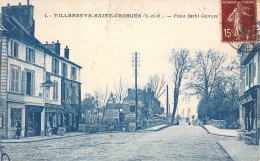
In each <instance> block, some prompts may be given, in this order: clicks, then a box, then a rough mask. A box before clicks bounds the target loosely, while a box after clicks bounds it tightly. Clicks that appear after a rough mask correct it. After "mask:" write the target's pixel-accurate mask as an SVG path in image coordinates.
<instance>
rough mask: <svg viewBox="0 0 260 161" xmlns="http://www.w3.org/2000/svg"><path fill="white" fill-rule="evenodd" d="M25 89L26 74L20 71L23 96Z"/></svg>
mask: <svg viewBox="0 0 260 161" xmlns="http://www.w3.org/2000/svg"><path fill="white" fill-rule="evenodd" d="M25 88H26V72H25V71H22V82H21V93H22V94H25Z"/></svg>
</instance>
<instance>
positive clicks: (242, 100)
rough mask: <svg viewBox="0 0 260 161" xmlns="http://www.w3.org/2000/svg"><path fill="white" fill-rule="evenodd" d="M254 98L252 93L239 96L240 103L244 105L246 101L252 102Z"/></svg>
mask: <svg viewBox="0 0 260 161" xmlns="http://www.w3.org/2000/svg"><path fill="white" fill-rule="evenodd" d="M253 100H254V99H253V98H252V96H251V94H247V95H243V96H242V97H240V98H239V103H240V105H243V104H245V103H248V102H251V101H253Z"/></svg>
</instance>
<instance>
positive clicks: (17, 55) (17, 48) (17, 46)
mask: <svg viewBox="0 0 260 161" xmlns="http://www.w3.org/2000/svg"><path fill="white" fill-rule="evenodd" d="M15 54H16V55H15V57H17V58H18V57H19V44H18V43H16V53H15Z"/></svg>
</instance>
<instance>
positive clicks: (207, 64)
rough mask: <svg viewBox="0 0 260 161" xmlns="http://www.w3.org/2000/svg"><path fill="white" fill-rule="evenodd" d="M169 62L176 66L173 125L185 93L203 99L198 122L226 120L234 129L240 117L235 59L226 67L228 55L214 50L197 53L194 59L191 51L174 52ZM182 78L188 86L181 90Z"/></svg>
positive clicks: (174, 71)
mask: <svg viewBox="0 0 260 161" xmlns="http://www.w3.org/2000/svg"><path fill="white" fill-rule="evenodd" d="M169 62H170V63H171V64H172V66H173V83H174V91H173V92H174V109H173V115H172V123H173V122H174V116H175V113H176V109H177V105H178V98H179V96H180V94H181V93H182V91H181V89H183V90H184V91H185V92H184V93H185V94H187V95H189V96H193V95H196V96H197V98H199V99H200V102H199V105H198V110H197V112H198V117H199V119H201V120H204V119H218V120H220V119H224V120H227V121H228V124H229V125H230V126H235V125H233V124H234V122H236V120H237V119H238V115H239V114H238V109H239V106H238V102H237V98H238V80H239V70H238V63H237V61H236V59H234V60H233V61H232V62H231V63H229V64H228V65H226V63H227V61H226V55H224V54H222V53H220V52H219V51H215V50H213V49H209V50H207V51H202V50H199V51H196V52H195V58H193V59H192V58H191V57H190V52H189V50H187V49H180V50H173V51H172V54H171V56H170V58H169ZM183 78H185V79H186V82H188V83H185V85H184V87H181V85H182V82H183Z"/></svg>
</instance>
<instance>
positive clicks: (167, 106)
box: [166, 85, 169, 119]
mask: <svg viewBox="0 0 260 161" xmlns="http://www.w3.org/2000/svg"><path fill="white" fill-rule="evenodd" d="M166 94H167V95H166V117H167V119H168V113H169V93H168V85H167V86H166Z"/></svg>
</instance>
